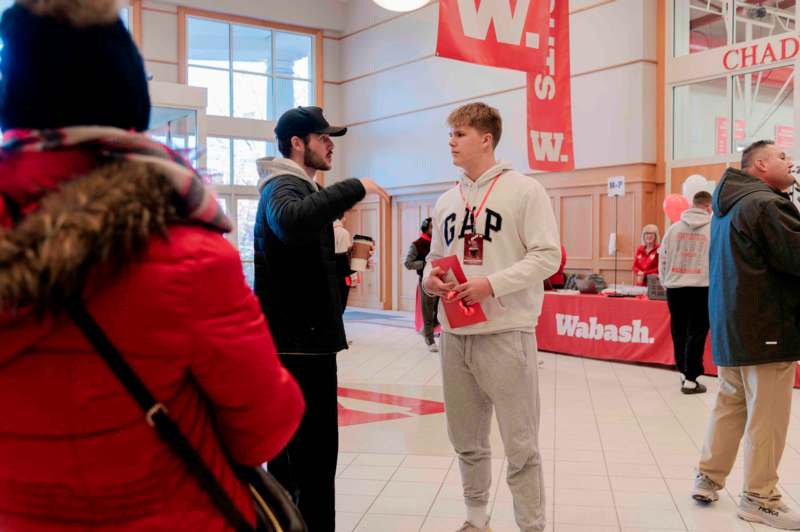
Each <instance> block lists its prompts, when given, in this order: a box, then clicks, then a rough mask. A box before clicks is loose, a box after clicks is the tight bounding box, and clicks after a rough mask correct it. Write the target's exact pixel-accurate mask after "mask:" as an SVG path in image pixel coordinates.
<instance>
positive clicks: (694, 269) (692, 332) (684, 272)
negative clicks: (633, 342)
mask: <svg viewBox="0 0 800 532" xmlns="http://www.w3.org/2000/svg"><path fill="white" fill-rule="evenodd" d="M710 238H711V194H709V193H708V192H706V191H701V192H698V193H697V194H695V195H694V198H693V199H692V207H691V208H690V209H686V210H685V211H683V213H682V214H681V219H680V220H679V221H677V222H675V223H674V224H672V225H671V226H670V228H669V229H667V232H666V233H665V234H664V239H663V240H662V241H661V247H660V248H659V258H658V276H659V278H660V279H661V284H662V285H664V287H665V288H666V289H667V305H668V306H669V314H670V330H671V332H672V346H673V351H674V354H675V366H676V367H677V368H678V371H679V372H680V375H681V392H682V393H685V394H695V393H704V392H705V391H706V387H705V386H704V385H703V384H702V383H700V382H697V378H698V377H699V376H700V375H703V373H704V368H703V352H704V351H705V347H706V336H708V250H709V241H710Z"/></svg>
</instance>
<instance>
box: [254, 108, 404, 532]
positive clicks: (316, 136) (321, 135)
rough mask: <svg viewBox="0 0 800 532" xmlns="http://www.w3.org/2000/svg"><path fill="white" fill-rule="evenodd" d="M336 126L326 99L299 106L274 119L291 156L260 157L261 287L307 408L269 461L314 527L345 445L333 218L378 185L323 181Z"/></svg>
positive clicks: (330, 520) (329, 522) (323, 528)
mask: <svg viewBox="0 0 800 532" xmlns="http://www.w3.org/2000/svg"><path fill="white" fill-rule="evenodd" d="M346 132H347V129H346V128H343V127H331V126H330V125H329V124H328V122H327V121H326V120H325V118H324V117H323V115H322V109H320V108H319V107H297V108H295V109H291V110H289V111H287V112H286V113H284V114H283V116H281V117H280V119H279V120H278V124H277V126H276V127H275V136H276V137H277V140H278V149H279V150H280V152H281V154H283V155H284V157H286V158H285V159H273V158H265V159H259V160H258V162H257V164H258V172H259V183H258V189H259V192H260V193H261V198H260V200H259V203H258V212H257V215H256V224H255V292H256V295H257V296H258V298H259V300H260V302H261V308H262V310H263V311H264V314H265V315H266V316H267V318H268V320H269V324H270V329H271V330H272V336H273V338H274V340H275V344H276V346H277V348H278V353H279V354H280V358H281V361H282V362H283V364H284V366H285V367H286V368H287V369H288V370H289V371H290V372H291V373H292V375H293V376H294V378H295V379H296V380H297V382H298V383H299V384H300V388H301V389H302V391H303V395H304V396H305V399H306V413H305V416H304V417H303V421H302V423H301V424H300V428H299V429H298V431H297V433H296V434H295V437H294V438H293V439H292V441H291V442H289V445H288V446H287V447H286V449H284V451H283V452H282V453H281V454H280V455H278V456H277V457H276V458H275V459H274V460H272V461H271V462H270V463H269V470H270V471H271V472H272V473H273V474H274V475H275V477H276V478H277V479H278V480H279V481H280V482H281V484H283V486H284V487H285V488H286V489H287V490H288V491H289V493H291V494H292V496H293V497H294V498H295V501H296V502H297V504H298V506H299V508H300V511H301V512H302V514H303V517H304V518H305V520H306V522H307V524H308V526H309V530H310V531H311V532H328V531H332V530H333V529H334V526H335V512H334V477H335V475H336V459H337V454H338V449H339V429H338V419H337V416H338V405H337V399H336V388H337V378H336V353H337V352H339V351H341V350H342V349H347V340H346V338H345V332H344V324H343V323H342V305H343V304H344V302H342V301H341V296H340V288H339V276H338V274H337V269H336V261H335V253H334V251H335V250H334V238H333V222H334V220H336V219H338V218H341V217H342V215H343V214H344V212H345V211H347V210H349V209H350V208H351V207H353V205H355V204H356V203H358V202H359V201H361V200H362V199H363V198H364V196H365V195H366V194H370V193H375V194H378V195H380V196H381V197H383V198H384V199H388V196H387V195H386V192H385V191H384V190H383V189H382V188H380V187H379V186H378V185H376V184H375V183H374V182H373V181H372V180H370V179H360V180H359V179H346V180H344V181H342V182H340V183H336V184H334V185H331V186H329V187H325V188H321V187H319V186H318V185H317V183H316V182H315V181H314V176H315V174H316V172H317V171H327V170H330V169H331V161H332V158H333V141H331V137H337V136H342V135H344V134H345V133H346Z"/></svg>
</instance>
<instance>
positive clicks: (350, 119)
mask: <svg viewBox="0 0 800 532" xmlns="http://www.w3.org/2000/svg"><path fill="white" fill-rule="evenodd" d="M593 6H594V7H593ZM570 7H571V10H573V11H575V10H576V9H584V10H582V11H578V12H576V13H574V14H573V15H572V16H571V17H570V24H571V28H570V29H571V60H572V72H573V80H572V105H573V125H574V139H575V159H576V164H577V166H578V167H579V168H590V167H597V166H607V165H617V164H629V163H641V162H655V157H656V147H655V142H656V132H655V94H656V90H655V87H656V83H655V78H656V68H655V60H656V31H655V30H656V0H613V1H612V2H610V3H601V2H598V0H579V1H578V0H573V1H572V2H571V4H570ZM437 20H438V3H433V4H429V5H428V6H426V7H425V8H422V9H420V10H418V11H415V12H412V13H410V14H405V15H401V16H397V14H396V13H390V12H388V11H384V10H382V9H380V8H379V7H377V6H376V5H374V3H373V2H372V0H349V2H348V3H347V12H346V17H345V29H344V36H343V38H342V39H341V40H340V41H338V42H339V44H340V46H341V50H340V53H341V70H340V72H341V80H338V81H341V82H342V84H341V85H339V88H340V89H341V92H340V95H341V113H342V117H343V119H344V122H345V123H346V124H348V125H350V131H349V133H348V135H347V137H345V139H344V141H343V142H342V143H341V147H342V148H343V149H340V150H339V152H340V157H341V155H344V161H340V164H343V168H342V169H343V171H344V173H345V174H346V175H351V176H363V175H369V176H372V177H375V178H377V179H378V180H379V181H380V182H381V183H382V184H384V185H385V186H389V187H393V186H401V185H408V184H423V183H431V182H442V181H448V180H451V179H454V177H455V175H456V174H455V171H454V169H453V168H452V166H451V165H450V161H449V154H448V150H447V127H446V124H445V118H446V116H447V114H448V113H449V112H450V111H451V110H452V109H453V108H455V107H457V106H458V105H460V104H461V103H463V102H466V101H471V100H476V99H480V100H483V101H486V102H487V103H489V104H490V105H493V106H496V107H498V108H499V110H500V112H501V114H502V115H503V117H504V122H505V124H504V134H503V140H502V141H501V144H500V147H499V152H498V154H499V155H500V156H501V157H503V158H505V159H509V160H511V161H512V162H513V163H514V164H515V165H516V166H517V167H519V168H521V169H523V170H527V169H528V166H527V147H526V124H525V122H526V107H527V106H526V102H525V92H524V87H525V75H524V74H523V73H521V72H514V71H508V70H502V69H495V68H490V67H483V66H478V65H471V64H466V63H462V62H458V61H451V60H446V59H441V58H437V57H435V56H434V55H433V54H434V52H435V49H436V28H437ZM326 77H327V74H326ZM342 152H343V153H342Z"/></svg>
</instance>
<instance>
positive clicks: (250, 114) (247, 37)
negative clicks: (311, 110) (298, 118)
mask: <svg viewBox="0 0 800 532" xmlns="http://www.w3.org/2000/svg"><path fill="white" fill-rule="evenodd" d="M187 39H188V43H187V50H188V56H187V63H188V64H187V79H188V82H189V84H190V85H196V86H199V87H205V88H206V89H207V90H208V108H207V112H208V114H209V115H217V116H228V117H234V118H251V119H256V120H275V119H276V118H277V117H278V116H280V115H281V114H282V113H283V112H284V111H286V110H287V109H289V108H291V107H295V106H297V105H311V104H313V103H314V90H313V87H314V79H313V74H312V73H313V71H314V69H313V60H314V57H313V55H312V47H313V44H314V37H313V36H312V35H308V34H301V33H290V32H284V31H278V30H273V29H270V28H264V27H256V26H246V25H241V24H233V23H229V22H226V21H220V20H211V19H206V18H199V17H194V16H190V17H188V18H187Z"/></svg>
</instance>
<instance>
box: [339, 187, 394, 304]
mask: <svg viewBox="0 0 800 532" xmlns="http://www.w3.org/2000/svg"><path fill="white" fill-rule="evenodd" d="M344 226H345V227H346V228H347V230H348V231H350V234H351V235H357V234H358V235H366V236H371V237H372V238H374V239H375V241H376V246H375V256H374V257H373V260H372V269H371V270H369V271H365V272H362V273H361V285H360V286H357V287H354V288H353V289H351V290H350V298H349V299H348V303H347V304H348V306H355V307H368V308H377V309H382V308H384V304H383V300H382V298H381V291H382V286H381V285H382V279H383V277H382V276H381V274H382V273H383V269H384V255H385V253H386V251H387V250H386V249H384V248H385V244H384V243H382V238H381V234H382V232H381V205H380V201H379V200H378V198H367V199H366V200H365V201H363V202H361V203H359V204H358V205H356V206H355V207H353V209H351V210H350V211H348V212H347V213H346V214H345V218H344Z"/></svg>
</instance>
